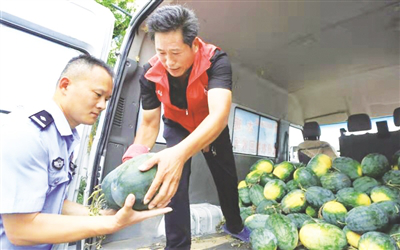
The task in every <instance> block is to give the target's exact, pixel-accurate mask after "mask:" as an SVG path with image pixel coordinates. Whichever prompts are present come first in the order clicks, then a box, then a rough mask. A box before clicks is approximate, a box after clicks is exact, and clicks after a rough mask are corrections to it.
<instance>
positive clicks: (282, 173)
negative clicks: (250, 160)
mask: <svg viewBox="0 0 400 250" xmlns="http://www.w3.org/2000/svg"><path fill="white" fill-rule="evenodd" d="M294 170H295V168H294V165H293V164H292V163H291V162H288V161H283V162H281V163H279V164H278V165H275V168H274V171H273V172H272V173H273V174H274V175H275V176H276V177H278V178H279V179H281V180H282V181H285V182H286V181H288V180H290V179H292V178H293V172H294Z"/></svg>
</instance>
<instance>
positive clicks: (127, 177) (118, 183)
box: [102, 153, 157, 211]
mask: <svg viewBox="0 0 400 250" xmlns="http://www.w3.org/2000/svg"><path fill="white" fill-rule="evenodd" d="M153 155H154V153H147V154H142V155H139V156H137V157H134V158H132V159H129V160H127V161H125V162H124V163H122V164H121V165H120V166H118V167H117V168H116V169H114V170H113V171H111V172H110V173H109V174H108V175H107V176H106V177H105V178H104V180H103V182H102V186H104V187H105V190H103V192H104V194H105V195H104V197H105V199H106V203H107V204H113V203H114V204H117V205H118V206H119V207H123V206H124V203H125V200H126V197H127V196H128V195H129V194H131V193H132V194H134V195H135V198H136V199H135V204H134V205H133V207H132V209H134V210H138V211H141V210H147V209H148V205H145V204H143V199H144V196H145V194H146V193H147V191H148V189H149V188H150V185H151V183H152V182H153V180H154V178H155V176H156V172H157V165H155V166H154V167H153V168H151V169H150V170H148V171H146V172H142V171H140V170H139V167H140V166H141V165H142V164H143V163H144V162H146V161H147V160H149V159H150V158H151V157H153ZM114 171H116V173H113V172H114ZM109 178H110V179H109ZM109 183H111V186H110V187H109V188H108V187H107V186H108V185H109ZM110 197H112V199H110Z"/></svg>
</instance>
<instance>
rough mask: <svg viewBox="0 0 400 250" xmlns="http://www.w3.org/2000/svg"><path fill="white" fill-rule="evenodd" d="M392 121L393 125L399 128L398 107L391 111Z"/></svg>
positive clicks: (399, 109)
mask: <svg viewBox="0 0 400 250" xmlns="http://www.w3.org/2000/svg"><path fill="white" fill-rule="evenodd" d="M393 121H394V125H396V126H397V127H398V126H400V107H398V108H397V109H395V110H394V111H393Z"/></svg>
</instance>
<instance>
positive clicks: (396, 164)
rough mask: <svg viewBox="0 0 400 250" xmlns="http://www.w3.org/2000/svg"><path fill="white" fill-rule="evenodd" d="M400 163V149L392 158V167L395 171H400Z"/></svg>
mask: <svg viewBox="0 0 400 250" xmlns="http://www.w3.org/2000/svg"><path fill="white" fill-rule="evenodd" d="M399 162H400V149H399V150H397V151H396V152H395V153H394V154H393V156H392V166H393V169H397V170H399V165H400V164H399Z"/></svg>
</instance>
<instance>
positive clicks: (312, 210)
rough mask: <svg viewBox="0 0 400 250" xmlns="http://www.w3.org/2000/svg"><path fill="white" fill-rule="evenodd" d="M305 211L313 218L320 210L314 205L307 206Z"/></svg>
mask: <svg viewBox="0 0 400 250" xmlns="http://www.w3.org/2000/svg"><path fill="white" fill-rule="evenodd" d="M304 212H305V213H306V214H307V215H308V216H310V217H312V218H317V216H318V211H317V210H316V209H315V208H314V207H312V206H307V207H306V210H305V211H304Z"/></svg>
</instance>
